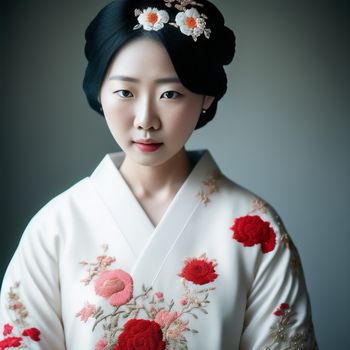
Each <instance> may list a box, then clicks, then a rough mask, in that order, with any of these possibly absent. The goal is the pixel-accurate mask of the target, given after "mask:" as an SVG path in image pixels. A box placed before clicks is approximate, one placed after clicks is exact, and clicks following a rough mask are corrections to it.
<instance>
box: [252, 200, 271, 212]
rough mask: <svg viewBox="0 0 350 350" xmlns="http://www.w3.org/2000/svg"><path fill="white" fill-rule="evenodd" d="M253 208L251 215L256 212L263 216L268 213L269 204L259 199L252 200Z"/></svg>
mask: <svg viewBox="0 0 350 350" xmlns="http://www.w3.org/2000/svg"><path fill="white" fill-rule="evenodd" d="M252 208H253V210H252V211H251V212H250V214H251V213H254V212H260V213H262V214H266V213H267V204H266V203H265V202H264V201H263V200H262V199H261V198H258V197H255V198H253V199H252Z"/></svg>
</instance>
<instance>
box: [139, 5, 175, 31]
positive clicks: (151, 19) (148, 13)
mask: <svg viewBox="0 0 350 350" xmlns="http://www.w3.org/2000/svg"><path fill="white" fill-rule="evenodd" d="M135 16H138V17H137V20H138V22H139V24H137V25H136V26H135V27H134V29H139V28H141V27H143V29H145V30H159V29H162V28H163V27H164V24H165V23H168V22H169V15H168V12H166V11H165V10H158V9H157V8H155V7H148V8H147V9H145V10H143V11H141V10H139V9H136V10H135Z"/></svg>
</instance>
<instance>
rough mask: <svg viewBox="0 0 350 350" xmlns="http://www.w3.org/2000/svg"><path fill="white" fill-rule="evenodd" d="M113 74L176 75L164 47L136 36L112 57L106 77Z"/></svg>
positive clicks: (156, 42)
mask: <svg viewBox="0 0 350 350" xmlns="http://www.w3.org/2000/svg"><path fill="white" fill-rule="evenodd" d="M113 74H119V75H130V76H140V75H143V76H153V77H160V76H164V75H172V76H177V75H176V72H175V69H174V66H173V64H172V62H171V59H170V57H169V54H168V52H167V50H166V49H165V47H164V46H163V45H162V44H161V43H160V42H158V41H156V40H152V39H149V38H138V39H135V40H133V41H131V42H129V43H127V44H126V45H125V46H124V47H122V48H121V49H120V50H119V51H118V52H117V53H116V55H115V56H114V57H113V59H112V61H111V63H110V65H109V67H108V70H107V77H108V76H111V75H113Z"/></svg>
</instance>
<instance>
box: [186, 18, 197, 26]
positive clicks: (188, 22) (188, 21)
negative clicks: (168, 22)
mask: <svg viewBox="0 0 350 350" xmlns="http://www.w3.org/2000/svg"><path fill="white" fill-rule="evenodd" d="M186 25H187V27H189V28H192V29H193V28H196V27H197V22H196V19H195V18H194V17H187V19H186Z"/></svg>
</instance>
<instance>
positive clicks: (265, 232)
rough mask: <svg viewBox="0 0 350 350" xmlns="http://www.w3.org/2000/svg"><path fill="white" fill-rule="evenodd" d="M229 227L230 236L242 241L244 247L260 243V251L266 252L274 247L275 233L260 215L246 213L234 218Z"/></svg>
mask: <svg viewBox="0 0 350 350" xmlns="http://www.w3.org/2000/svg"><path fill="white" fill-rule="evenodd" d="M230 229H231V230H232V231H233V235H232V238H233V239H235V240H236V241H238V242H240V243H242V244H243V245H244V246H245V247H251V246H253V245H255V244H259V243H260V244H261V251H262V252H263V253H268V252H270V251H272V250H273V249H274V248H275V245H276V234H275V231H274V230H273V228H272V227H271V226H270V223H269V222H268V221H263V220H262V219H261V218H260V216H257V215H252V216H251V215H247V216H241V217H239V218H237V219H235V221H234V224H233V225H232V227H230Z"/></svg>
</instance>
